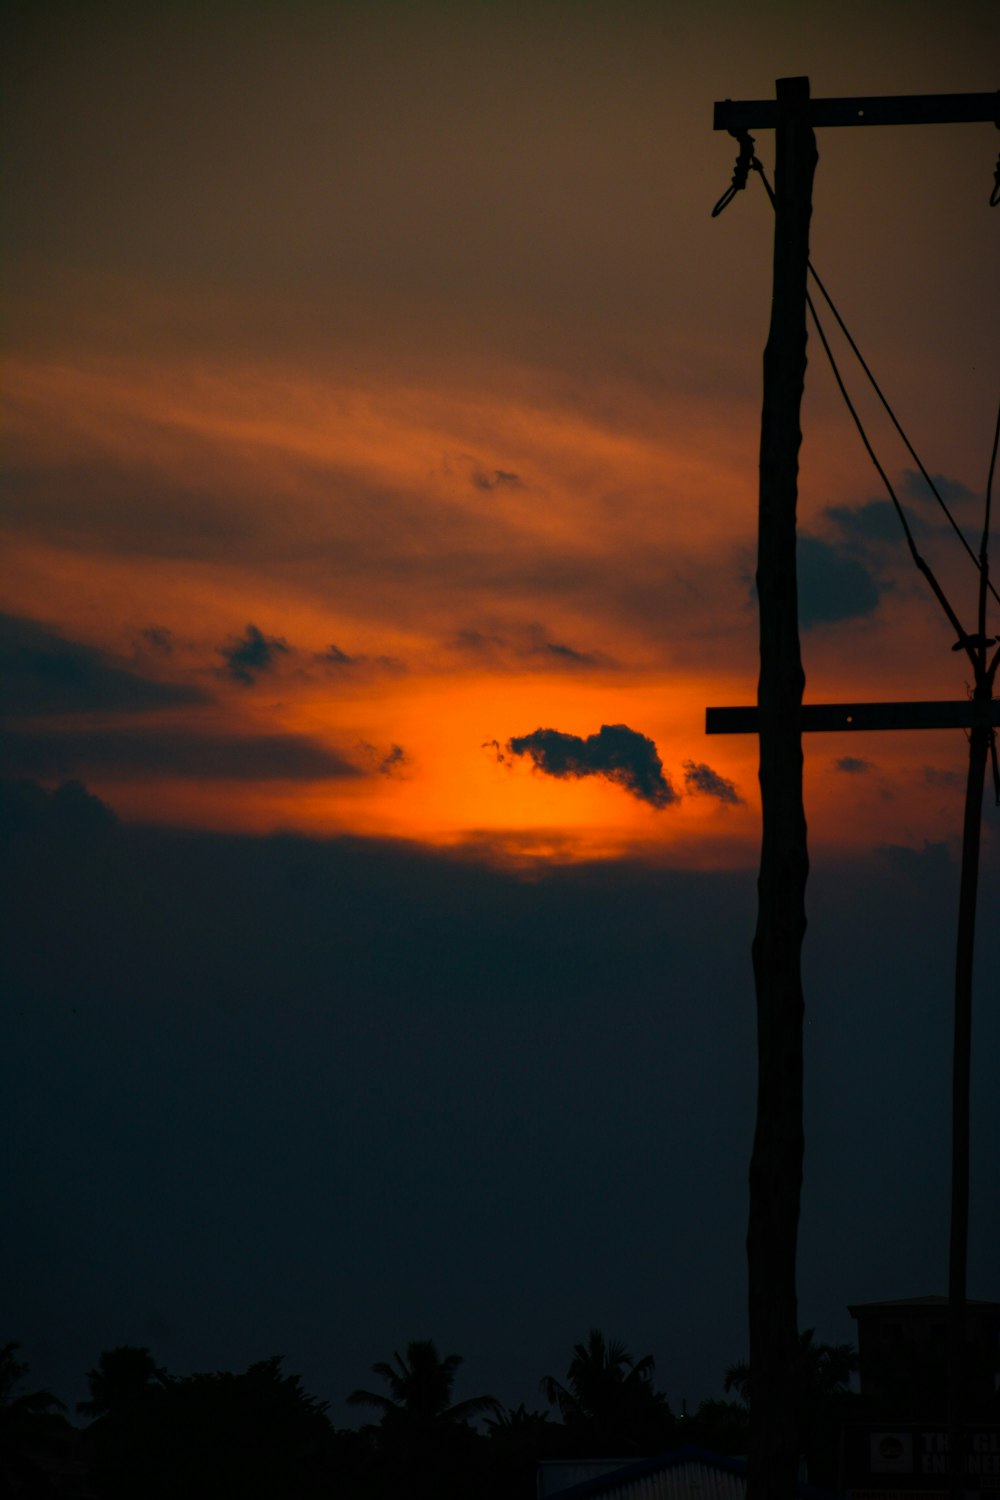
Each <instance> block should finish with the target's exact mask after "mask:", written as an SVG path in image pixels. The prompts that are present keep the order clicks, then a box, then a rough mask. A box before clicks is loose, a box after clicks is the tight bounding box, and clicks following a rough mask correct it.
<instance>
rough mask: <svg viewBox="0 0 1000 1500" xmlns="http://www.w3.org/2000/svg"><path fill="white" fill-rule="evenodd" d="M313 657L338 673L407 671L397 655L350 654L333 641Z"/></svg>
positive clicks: (329, 669) (331, 670) (328, 669)
mask: <svg viewBox="0 0 1000 1500" xmlns="http://www.w3.org/2000/svg"><path fill="white" fill-rule="evenodd" d="M313 659H314V660H315V661H317V662H319V663H320V665H321V666H323V667H325V668H326V669H327V671H330V672H336V673H351V674H355V673H364V672H371V671H377V672H392V673H399V672H405V671H406V666H405V664H404V663H403V662H401V661H400V660H399V658H398V657H396V656H364V655H360V656H348V654H347V652H346V651H342V650H341V649H340V647H339V646H336V645H334V644H333V643H332V642H331V644H330V645H329V646H328V647H327V649H326V650H325V651H317V652H315V653H314V656H313Z"/></svg>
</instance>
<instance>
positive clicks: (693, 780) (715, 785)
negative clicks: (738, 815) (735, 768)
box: [684, 760, 743, 807]
mask: <svg viewBox="0 0 1000 1500" xmlns="http://www.w3.org/2000/svg"><path fill="white" fill-rule="evenodd" d="M684 785H685V786H686V787H687V789H688V791H689V792H690V793H692V794H697V793H701V794H702V795H704V796H706V797H715V798H716V799H717V800H718V801H719V802H724V803H725V804H726V805H727V806H729V807H742V806H743V798H742V797H741V796H740V794H739V792H738V791H737V790H736V783H735V782H734V781H730V780H729V778H728V777H727V776H720V775H719V773H718V771H713V770H712V767H711V766H706V765H705V763H704V761H694V760H686V761H685V762H684Z"/></svg>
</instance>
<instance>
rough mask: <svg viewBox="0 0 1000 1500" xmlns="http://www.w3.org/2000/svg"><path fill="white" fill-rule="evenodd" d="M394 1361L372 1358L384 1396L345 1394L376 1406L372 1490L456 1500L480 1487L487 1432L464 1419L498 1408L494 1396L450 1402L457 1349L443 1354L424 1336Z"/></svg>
mask: <svg viewBox="0 0 1000 1500" xmlns="http://www.w3.org/2000/svg"><path fill="white" fill-rule="evenodd" d="M393 1361H394V1363H392V1364H390V1363H389V1362H387V1361H385V1360H382V1361H380V1362H379V1363H378V1364H375V1365H372V1370H373V1372H374V1373H375V1374H376V1375H379V1376H381V1378H382V1379H383V1380H384V1381H385V1383H386V1385H387V1386H388V1388H389V1394H388V1395H386V1394H384V1393H382V1392H380V1391H369V1390H355V1391H352V1392H351V1394H350V1395H349V1396H348V1398H347V1399H348V1401H349V1402H350V1404H351V1405H352V1406H370V1407H373V1408H374V1409H375V1410H376V1411H378V1412H381V1422H380V1425H379V1428H378V1430H377V1439H376V1443H375V1472H374V1474H373V1475H372V1476H371V1478H372V1479H373V1484H374V1488H373V1492H374V1493H380V1490H379V1485H381V1486H382V1487H383V1489H384V1492H385V1493H386V1494H387V1495H390V1494H391V1495H392V1496H393V1497H394V1500H395V1497H397V1496H406V1497H408V1500H425V1497H432V1496H433V1497H435V1500H452V1497H454V1500H458V1497H460V1496H461V1497H464V1496H466V1495H471V1494H484V1493H485V1490H484V1487H483V1452H484V1449H485V1447H486V1439H485V1438H483V1437H480V1436H479V1434H478V1433H476V1432H474V1431H473V1430H472V1428H471V1427H470V1426H469V1425H468V1424H469V1421H470V1419H471V1418H473V1417H478V1416H482V1415H484V1414H485V1413H487V1412H490V1413H495V1412H499V1410H500V1403H499V1402H498V1401H497V1400H496V1398H495V1397H493V1396H472V1397H470V1398H469V1399H468V1400H465V1401H456V1402H453V1401H452V1399H451V1397H452V1389H453V1387H454V1383H455V1374H456V1372H457V1370H458V1367H459V1366H460V1365H461V1363H462V1356H461V1355H460V1354H448V1355H446V1356H445V1357H444V1358H443V1359H442V1357H441V1355H440V1354H439V1353H438V1350H437V1347H436V1345H435V1344H434V1343H433V1342H432V1341H431V1340H430V1339H414V1340H412V1341H411V1342H410V1343H408V1344H407V1345H406V1350H405V1353H404V1354H400V1353H399V1352H398V1351H397V1352H396V1353H394V1354H393Z"/></svg>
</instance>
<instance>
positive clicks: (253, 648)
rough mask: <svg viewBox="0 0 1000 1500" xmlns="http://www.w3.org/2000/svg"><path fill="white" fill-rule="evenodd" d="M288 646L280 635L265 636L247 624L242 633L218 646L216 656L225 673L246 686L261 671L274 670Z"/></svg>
mask: <svg viewBox="0 0 1000 1500" xmlns="http://www.w3.org/2000/svg"><path fill="white" fill-rule="evenodd" d="M291 649H292V648H291V647H290V646H289V644H288V642H287V641H286V640H285V639H284V638H283V637H282V636H277V635H265V634H264V633H263V631H261V630H258V628H257V626H256V625H248V626H247V628H246V630H245V631H244V633H243V635H242V636H239V637H234V638H233V639H232V640H231V641H230V643H229V645H228V646H220V647H219V655H220V656H221V657H222V659H223V661H224V662H225V663H226V665H225V667H224V668H223V671H224V672H225V674H226V676H227V677H231V678H232V679H233V681H234V682H242V683H243V684H244V685H245V686H248V687H249V686H250V685H251V684H252V683H253V682H255V681H256V679H257V678H258V677H259V676H260V675H261V674H262V673H265V672H270V671H273V669H274V667H275V665H276V663H277V660H278V657H279V656H286V655H288V654H289V653H290V652H291Z"/></svg>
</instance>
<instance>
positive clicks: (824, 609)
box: [798, 534, 880, 630]
mask: <svg viewBox="0 0 1000 1500" xmlns="http://www.w3.org/2000/svg"><path fill="white" fill-rule="evenodd" d="M798 576H799V623H800V624H801V626H802V628H803V630H808V629H809V628H810V626H813V625H826V624H831V623H833V622H835V621H837V620H852V619H857V618H859V617H861V616H864V615H870V614H873V613H874V612H875V610H876V609H877V608H878V602H879V595H880V586H879V584H878V582H877V581H876V579H875V578H874V576H873V575H872V573H871V571H870V569H868V568H867V567H865V565H864V564H863V563H862V562H859V561H858V559H857V558H855V557H851V556H849V555H848V554H847V553H846V552H845V551H844V550H843V549H842V548H839V547H835V546H832V545H831V544H830V543H829V542H824V541H822V540H821V538H819V537H816V536H806V535H801V534H800V536H799V539H798Z"/></svg>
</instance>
